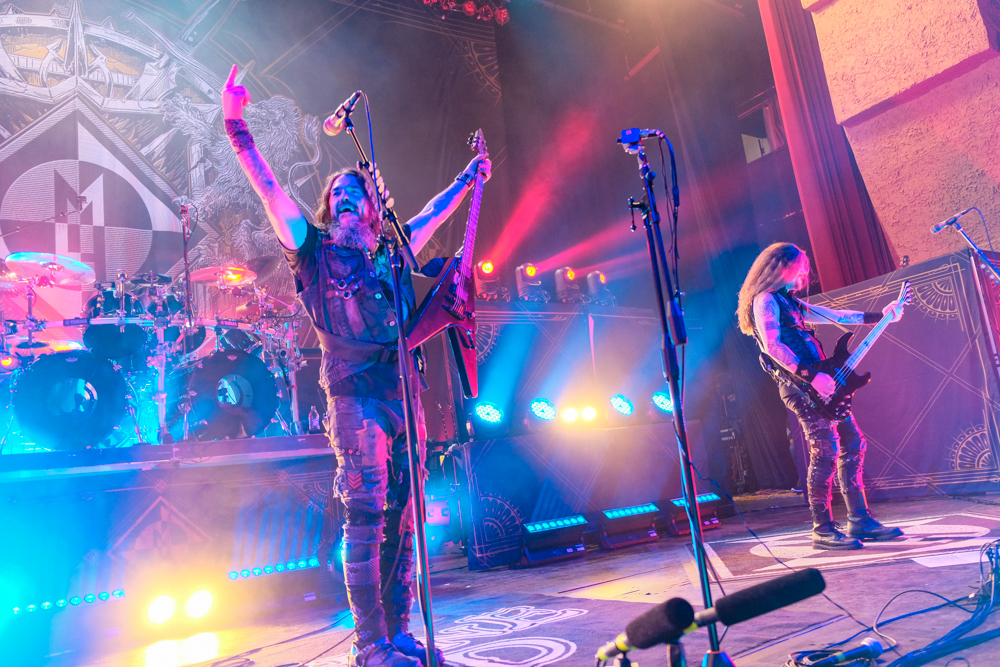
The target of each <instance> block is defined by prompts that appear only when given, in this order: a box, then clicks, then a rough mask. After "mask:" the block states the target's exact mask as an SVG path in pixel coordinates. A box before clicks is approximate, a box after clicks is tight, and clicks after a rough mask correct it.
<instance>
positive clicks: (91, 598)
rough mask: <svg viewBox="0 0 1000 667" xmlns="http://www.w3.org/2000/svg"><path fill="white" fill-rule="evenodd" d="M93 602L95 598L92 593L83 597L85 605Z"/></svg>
mask: <svg viewBox="0 0 1000 667" xmlns="http://www.w3.org/2000/svg"><path fill="white" fill-rule="evenodd" d="M95 600H97V596H96V595H94V594H93V593H87V594H86V595H84V596H83V601H84V602H86V603H87V604H90V603H92V602H94V601H95Z"/></svg>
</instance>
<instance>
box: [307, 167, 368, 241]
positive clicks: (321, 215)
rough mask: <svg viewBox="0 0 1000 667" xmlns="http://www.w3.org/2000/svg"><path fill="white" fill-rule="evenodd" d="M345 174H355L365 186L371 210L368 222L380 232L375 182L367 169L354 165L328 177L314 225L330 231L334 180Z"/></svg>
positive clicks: (317, 207) (317, 208) (320, 197)
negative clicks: (357, 167) (356, 167)
mask: <svg viewBox="0 0 1000 667" xmlns="http://www.w3.org/2000/svg"><path fill="white" fill-rule="evenodd" d="M344 175H348V176H354V177H355V178H357V179H358V182H359V183H361V185H362V186H363V187H364V190H365V198H366V199H367V200H368V211H369V214H368V220H367V222H368V224H369V225H370V226H371V228H372V229H373V230H374V231H375V232H378V226H377V225H378V220H379V215H378V203H377V202H378V197H377V195H376V190H375V183H374V182H373V181H372V177H371V176H370V175H369V174H368V172H367V171H365V170H363V169H355V168H353V167H345V168H343V169H340V170H338V171H335V172H333V173H332V174H330V176H329V178H327V179H326V185H324V186H323V194H321V195H320V196H319V202H318V204H317V206H316V213H315V215H314V218H313V225H315V226H316V228H317V229H321V230H323V231H329V229H330V225H331V224H332V222H333V211H331V210H330V191H331V190H333V182H334V181H336V180H337V179H338V178H340V177H341V176H344Z"/></svg>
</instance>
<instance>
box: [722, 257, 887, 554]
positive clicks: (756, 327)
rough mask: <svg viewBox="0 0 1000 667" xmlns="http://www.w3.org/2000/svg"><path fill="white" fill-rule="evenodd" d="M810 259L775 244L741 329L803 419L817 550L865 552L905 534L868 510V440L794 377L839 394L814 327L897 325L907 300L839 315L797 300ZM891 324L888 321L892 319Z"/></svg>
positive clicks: (748, 294)
mask: <svg viewBox="0 0 1000 667" xmlns="http://www.w3.org/2000/svg"><path fill="white" fill-rule="evenodd" d="M809 266H810V265H809V256H808V255H806V253H805V252H804V251H803V250H802V249H801V248H799V247H798V246H796V245H793V244H791V243H775V244H773V245H771V246H768V247H767V248H766V249H765V250H764V251H763V252H761V253H760V255H758V257H757V259H755V260H754V262H753V265H752V266H751V267H750V272H749V273H748V274H747V277H746V280H745V281H744V282H743V286H742V287H741V288H740V293H739V306H738V308H737V311H736V315H737V317H738V319H739V326H740V331H742V332H743V333H745V334H746V335H748V336H753V337H754V338H755V339H756V341H757V344H758V346H759V347H760V349H761V350H762V351H763V352H764V353H765V354H766V355H767V356H768V357H770V358H771V359H772V360H774V361H775V362H776V363H777V364H779V365H780V366H781V367H782V369H783V372H784V374H787V375H784V374H783V373H776V374H775V378H776V380H779V381H778V385H779V388H780V393H781V399H782V401H784V403H785V405H786V406H787V407H788V409H790V410H791V411H792V412H794V413H795V415H796V416H797V417H798V419H799V423H800V424H801V425H802V431H803V434H804V436H805V439H806V442H807V443H808V446H809V473H808V481H807V485H806V487H807V492H808V494H809V509H810V512H811V513H812V520H813V533H812V543H813V548H814V549H860V548H861V547H862V546H863V545H862V543H861V540H891V539H893V538H896V537H900V536H901V535H902V534H903V531H901V530H900V529H899V528H889V527H887V526H883V525H882V524H881V523H879V522H878V520H877V519H876V518H875V515H874V514H873V513H872V511H871V510H870V509H869V508H868V501H867V499H866V498H865V487H864V479H863V469H864V461H865V447H866V442H865V436H864V434H863V433H862V432H861V429H859V428H858V423H857V421H856V420H855V419H854V415H853V414H851V413H850V412H848V413H847V415H846V416H845V417H844V418H843V419H839V420H833V419H829V418H828V417H827V416H824V415H821V414H820V413H819V411H818V410H817V409H816V408H815V407H814V405H815V404H814V403H813V402H811V401H810V400H809V398H808V397H807V396H805V395H804V394H803V393H802V391H801V390H799V389H798V388H797V385H796V383H795V382H792V381H782V378H784V377H789V378H794V379H795V380H797V381H803V382H804V383H807V384H808V385H809V386H811V387H812V388H813V389H814V390H815V392H816V393H817V394H818V395H819V396H821V397H826V398H829V397H831V396H832V395H833V394H834V393H835V392H836V391H837V384H836V382H835V380H834V378H833V377H831V376H830V375H829V374H827V373H824V372H819V371H817V369H816V368H815V365H816V364H817V363H818V362H820V361H822V360H824V359H826V356H825V354H824V352H823V347H822V345H821V344H820V342H819V340H818V339H817V338H816V336H815V334H814V332H813V330H812V329H809V328H807V326H806V325H807V324H823V323H827V324H829V323H838V324H855V325H859V324H875V323H878V322H881V321H882V320H883V319H884V318H886V317H887V316H889V315H890V314H891V321H898V320H899V319H900V318H901V317H902V316H903V306H902V303H901V302H894V303H892V304H889V305H888V306H886V308H885V309H884V310H883V312H881V313H863V312H856V311H851V310H833V309H830V308H825V307H823V306H818V305H814V304H810V303H806V302H805V301H802V300H801V299H799V298H797V297H796V296H794V293H795V292H798V291H801V290H803V289H805V287H806V286H807V285H808V279H809ZM887 321H888V320H887ZM835 468H836V471H837V474H838V481H839V484H840V492H841V493H842V494H843V496H844V502H845V503H846V505H847V511H848V520H847V530H846V534H845V533H844V532H842V530H841V529H842V528H843V526H841V524H838V523H836V522H834V520H833V511H832V507H831V504H832V495H833V475H834V469H835Z"/></svg>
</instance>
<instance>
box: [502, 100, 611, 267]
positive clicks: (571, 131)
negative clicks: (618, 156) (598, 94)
mask: <svg viewBox="0 0 1000 667" xmlns="http://www.w3.org/2000/svg"><path fill="white" fill-rule="evenodd" d="M596 128H597V114H595V113H594V112H591V111H583V110H577V111H572V112H570V113H569V115H568V116H567V117H566V119H565V120H564V121H563V123H562V126H561V127H559V128H558V129H557V130H556V131H554V132H553V133H552V136H553V137H555V138H554V139H553V144H552V145H551V146H550V147H548V149H547V150H544V151H542V152H541V153H540V154H541V155H542V156H543V157H542V158H541V160H540V161H539V163H538V166H537V167H536V168H535V170H534V172H532V174H531V176H530V178H528V180H527V184H528V185H527V186H526V187H525V189H524V191H523V192H522V193H521V196H520V198H519V199H518V200H517V202H516V203H515V204H514V210H513V213H511V216H510V219H508V220H507V224H506V225H505V227H504V231H503V234H502V235H501V236H500V239H499V240H498V241H497V244H496V246H495V247H494V248H493V250H492V252H490V253H489V256H490V257H491V258H492V259H493V262H494V263H495V264H506V260H507V259H509V258H510V255H511V253H512V252H513V251H514V250H515V249H516V248H517V247H518V246H519V245H520V244H521V242H522V241H523V240H524V238H525V237H526V236H527V235H528V233H529V232H530V231H531V230H532V229H534V228H535V227H536V226H537V225H538V224H539V223H540V222H541V221H542V220H543V216H544V215H545V214H547V213H548V212H549V211H550V210H551V209H552V204H553V202H554V201H555V200H556V199H557V198H558V196H559V194H560V190H561V188H562V184H563V183H564V182H566V181H569V180H572V179H574V178H575V177H576V173H577V171H578V170H579V169H580V168H581V167H582V166H583V163H584V160H583V159H582V158H583V155H584V152H585V151H587V150H590V143H591V141H592V140H593V136H594V132H595V130H596Z"/></svg>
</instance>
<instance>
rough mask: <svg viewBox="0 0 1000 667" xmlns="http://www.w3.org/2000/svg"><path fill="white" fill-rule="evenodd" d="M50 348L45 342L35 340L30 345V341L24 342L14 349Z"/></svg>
mask: <svg viewBox="0 0 1000 667" xmlns="http://www.w3.org/2000/svg"><path fill="white" fill-rule="evenodd" d="M48 346H49V344H48V343H46V342H44V341H40V340H33V341H31V342H30V343H29V342H28V341H24V342H23V343H18V344H17V345H15V346H14V347H16V348H17V349H19V350H34V349H37V348H39V347H48Z"/></svg>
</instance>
